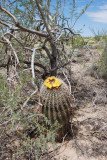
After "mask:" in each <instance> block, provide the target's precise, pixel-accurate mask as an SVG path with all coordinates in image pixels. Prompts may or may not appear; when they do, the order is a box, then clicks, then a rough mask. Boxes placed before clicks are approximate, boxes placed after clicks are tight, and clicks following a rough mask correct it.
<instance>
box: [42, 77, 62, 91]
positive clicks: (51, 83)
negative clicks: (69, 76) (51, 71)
mask: <svg viewBox="0 0 107 160" xmlns="http://www.w3.org/2000/svg"><path fill="white" fill-rule="evenodd" d="M44 84H45V86H46V87H47V88H49V89H53V88H56V89H58V88H59V87H60V85H61V82H60V80H59V79H57V78H56V77H54V76H53V77H48V78H47V79H46V80H45V83H44Z"/></svg>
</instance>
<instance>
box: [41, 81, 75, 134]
mask: <svg viewBox="0 0 107 160" xmlns="http://www.w3.org/2000/svg"><path fill="white" fill-rule="evenodd" d="M54 79H55V78H54ZM58 80H59V81H60V82H61V83H60V86H58V85H57V83H56V85H57V88H56V87H55V85H54V87H52V88H51V86H50V85H49V87H50V88H48V87H47V86H46V85H45V83H43V85H42V86H41V89H40V102H41V103H42V106H41V108H40V111H41V113H43V114H44V115H45V116H46V117H47V118H48V119H49V120H50V122H51V124H53V123H54V122H55V121H56V120H57V121H58V122H59V124H60V125H61V128H62V130H61V132H63V134H64V133H65V132H66V130H67V128H68V124H69V120H70V117H71V109H72V107H71V96H70V92H69V89H68V86H67V85H66V84H65V83H64V82H63V81H62V80H60V79H58Z"/></svg>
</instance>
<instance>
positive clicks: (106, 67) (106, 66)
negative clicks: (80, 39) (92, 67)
mask: <svg viewBox="0 0 107 160" xmlns="http://www.w3.org/2000/svg"><path fill="white" fill-rule="evenodd" d="M103 40H104V42H105V48H104V49H103V52H102V55H101V57H100V59H99V61H98V68H99V69H98V70H99V72H100V75H101V76H102V77H103V78H106V79H107V36H103Z"/></svg>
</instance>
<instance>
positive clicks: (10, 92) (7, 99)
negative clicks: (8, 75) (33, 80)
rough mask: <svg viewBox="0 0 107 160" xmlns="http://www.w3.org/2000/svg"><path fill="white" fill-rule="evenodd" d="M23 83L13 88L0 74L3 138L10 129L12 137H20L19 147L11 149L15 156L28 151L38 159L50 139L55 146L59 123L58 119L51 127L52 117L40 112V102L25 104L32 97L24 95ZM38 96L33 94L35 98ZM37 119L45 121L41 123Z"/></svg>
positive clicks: (0, 109)
mask: <svg viewBox="0 0 107 160" xmlns="http://www.w3.org/2000/svg"><path fill="white" fill-rule="evenodd" d="M22 79H23V80H22ZM26 81H27V80H26ZM21 82H23V83H25V77H23V76H22V77H21ZM22 87H23V85H22V83H21V85H20V84H18V85H16V86H15V88H14V89H9V87H8V85H7V81H6V80H5V78H4V77H3V76H0V113H2V114H0V134H1V137H0V138H1V139H3V138H4V142H5V136H4V135H5V134H6V133H9V135H10V136H11V135H12V138H13V137H16V138H15V139H16V140H17V139H18V140H19V141H20V145H19V147H17V149H15V150H12V152H13V153H14V154H13V155H14V157H15V158H16V159H21V158H22V157H24V156H25V157H26V155H27V157H30V158H31V159H38V158H39V157H40V155H41V154H43V153H45V152H47V151H48V142H49V143H50V144H51V145H52V147H54V146H55V133H56V125H57V127H58V124H57V122H56V123H55V124H54V125H52V126H50V128H49V127H48V125H49V124H50V121H49V120H48V119H47V118H46V117H45V116H44V115H42V114H38V113H37V104H34V105H32V104H30V103H28V104H27V105H26V106H25V107H23V104H24V102H25V101H26V100H27V99H28V98H29V97H26V98H24V99H23V97H22V95H21V90H22ZM36 96H37V95H34V99H36V98H35V97H36ZM30 98H33V97H30ZM38 119H40V120H42V121H43V123H40V122H39V120H38ZM12 138H11V139H12ZM0 141H1V140H0ZM6 145H7V144H6ZM10 147H11V146H10ZM14 148H15V147H14ZM4 152H5V151H4ZM3 154H5V153H3ZM8 158H10V157H8Z"/></svg>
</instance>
